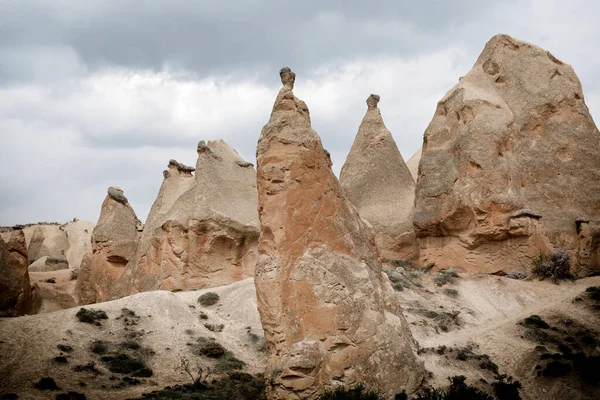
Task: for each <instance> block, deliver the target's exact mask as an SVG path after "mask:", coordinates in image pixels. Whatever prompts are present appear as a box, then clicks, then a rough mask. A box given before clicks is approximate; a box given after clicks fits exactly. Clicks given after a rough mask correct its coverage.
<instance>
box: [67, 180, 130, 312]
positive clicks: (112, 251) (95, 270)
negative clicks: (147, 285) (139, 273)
mask: <svg viewBox="0 0 600 400" xmlns="http://www.w3.org/2000/svg"><path fill="white" fill-rule="evenodd" d="M139 225H140V221H139V220H138V218H137V216H136V215H135V212H134V211H133V208H131V205H130V204H129V202H128V201H127V198H126V197H125V195H124V194H123V191H122V190H121V189H119V188H116V187H110V188H109V189H108V195H107V196H106V198H105V199H104V202H103V203H102V210H101V212H100V217H99V219H98V223H97V224H96V227H95V228H94V230H93V232H92V257H91V265H90V266H89V273H80V275H79V276H78V277H77V279H78V280H81V283H79V282H78V284H77V285H76V287H77V286H80V287H81V286H83V287H88V288H91V289H89V290H91V291H93V293H95V296H87V297H86V301H89V300H92V299H93V300H94V301H90V302H101V301H106V300H110V299H112V298H115V297H119V296H123V295H124V294H121V293H118V292H117V293H115V292H116V290H115V282H116V281H117V279H118V278H119V277H120V276H121V275H122V274H123V271H124V270H125V266H126V265H127V263H128V262H129V261H131V260H133V258H134V257H135V255H136V251H137V248H138V242H139V238H138V226H139ZM80 272H81V271H80ZM93 297H95V298H93ZM80 301H81V299H80Z"/></svg>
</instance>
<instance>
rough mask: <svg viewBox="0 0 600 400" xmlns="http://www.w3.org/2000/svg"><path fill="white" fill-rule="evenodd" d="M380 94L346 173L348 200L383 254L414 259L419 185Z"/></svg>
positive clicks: (369, 111)
mask: <svg viewBox="0 0 600 400" xmlns="http://www.w3.org/2000/svg"><path fill="white" fill-rule="evenodd" d="M379 100H380V99H379V96H378V95H375V94H372V95H370V96H369V98H368V99H367V106H368V109H367V113H366V115H365V117H364V118H363V120H362V123H361V124H360V127H359V129H358V133H357V134H356V138H355V139H354V143H353V144H352V148H351V149H350V153H349V154H348V157H347V158H346V162H345V163H344V166H343V167H342V170H341V173H340V185H341V187H342V189H344V193H345V194H346V196H347V197H348V200H350V202H351V203H352V204H353V205H354V206H356V208H357V209H358V212H359V214H360V216H361V217H362V218H364V219H365V220H367V221H368V222H369V223H370V224H371V225H372V226H373V230H374V231H375V243H376V244H377V249H378V250H379V254H380V255H381V256H382V257H383V258H384V259H386V260H413V259H417V258H418V257H419V247H418V245H417V240H416V237H415V231H414V229H413V226H412V221H413V213H414V199H415V182H414V181H413V178H412V176H411V174H410V171H409V170H408V168H407V166H406V164H405V163H404V159H403V158H402V155H401V154H400V151H399V150H398V147H397V146H396V142H395V141H394V138H393V137H392V134H391V133H390V131H389V130H388V129H387V128H386V126H385V124H384V122H383V119H382V117H381V112H380V111H379V108H377V103H379Z"/></svg>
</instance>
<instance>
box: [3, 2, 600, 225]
mask: <svg viewBox="0 0 600 400" xmlns="http://www.w3.org/2000/svg"><path fill="white" fill-rule="evenodd" d="M596 3H597V2H596V1H592V0H590V1H577V0H571V1H564V0H563V1H553V0H528V1H526V0H523V1H520V0H507V1H493V2H492V1H480V0H473V1H472V0H464V1H451V0H440V1H436V0H422V1H399V0H379V1H377V2H369V1H365V0H360V1H353V0H352V1H349V0H330V1H328V0H304V1H283V0H236V1H227V0H220V1H215V0H210V1H208V0H199V1H183V0H164V1H159V0H153V1H141V0H137V1H121V0H119V1H117V0H85V1H81V0H62V1H58V0H47V1H25V0H0V163H1V166H2V168H1V169H0V225H12V224H17V223H29V222H37V221H60V222H64V221H67V220H70V219H72V218H73V217H77V218H80V219H85V220H90V221H93V222H96V221H97V218H98V215H99V212H100V206H101V204H102V201H103V199H104V197H105V195H106V189H107V188H108V187H109V186H119V187H121V188H123V189H124V191H125V195H126V196H127V197H128V198H129V201H130V203H131V204H132V206H133V208H134V210H135V211H136V213H137V215H138V217H139V218H140V219H142V220H145V218H146V216H147V213H148V211H149V209H150V206H151V205H152V202H153V201H154V199H155V197H156V194H157V192H158V189H159V188H160V185H161V183H162V179H163V177H162V171H163V170H164V169H165V167H166V166H167V163H168V160H169V159H171V158H175V159H177V160H178V161H180V162H183V163H185V164H188V165H195V162H196V156H197V154H196V144H197V142H198V141H199V140H210V139H216V138H222V139H224V140H226V141H227V142H228V143H229V144H230V145H231V146H233V147H234V148H235V149H237V150H238V152H239V153H240V154H241V155H242V157H244V158H245V159H246V160H248V161H250V162H255V159H254V158H255V150H256V143H257V140H258V137H259V135H260V130H261V128H262V126H263V125H264V124H265V123H266V122H267V121H268V118H269V113H270V111H271V107H272V104H273V101H274V99H275V96H276V94H277V91H278V90H279V88H280V86H281V83H280V81H279V75H278V71H279V69H280V68H281V67H283V66H286V65H288V66H290V67H291V68H292V70H294V71H295V72H296V75H297V78H296V88H295V94H296V95H297V96H298V97H300V98H301V99H303V100H304V101H305V102H306V103H307V105H308V107H309V109H310V112H311V117H312V123H313V128H314V129H315V130H316V131H317V132H318V133H319V134H320V136H321V138H322V140H323V144H324V146H325V148H326V149H328V150H329V151H330V152H331V154H332V158H333V162H334V170H335V172H336V173H338V171H339V169H340V168H341V166H342V164H343V163H344V159H345V157H346V154H347V153H348V151H349V150H350V147H351V145H352V141H353V139H354V136H355V135H356V131H357V129H358V126H359V124H360V121H361V119H362V118H363V116H364V113H365V111H366V105H365V100H366V99H367V97H368V95H369V94H370V93H376V94H379V95H380V96H381V102H380V103H379V107H380V109H381V111H382V114H383V117H384V120H385V122H386V125H387V127H388V129H389V130H390V131H391V132H392V134H393V135H394V138H395V139H396V142H397V143H398V147H399V148H400V151H401V153H402V155H403V157H404V159H405V160H408V159H409V158H410V156H411V155H412V154H413V153H414V152H415V151H417V150H418V149H419V147H420V146H421V143H422V138H423V131H424V130H425V128H426V127H427V125H428V123H429V122H430V120H431V118H432V116H433V113H434V111H435V108H436V103H437V101H438V100H439V99H440V98H441V97H442V96H443V95H444V93H445V92H446V91H447V90H449V89H450V88H451V87H452V86H453V85H454V84H455V83H456V82H457V81H458V78H459V77H460V76H462V75H465V74H466V73H467V72H468V71H469V69H470V68H471V67H472V65H473V64H474V63H475V60H476V59H477V56H478V55H479V53H480V52H481V50H482V49H483V47H484V45H485V43H486V42H487V41H488V40H489V39H490V38H491V37H492V36H493V35H495V34H497V33H506V34H509V35H511V36H513V37H515V38H517V39H521V40H525V41H528V42H531V43H534V44H537V45H539V46H541V47H543V48H545V49H547V50H550V51H551V52H552V53H553V54H554V55H555V56H556V57H558V58H559V59H561V60H563V61H564V62H567V63H569V64H571V65H572V66H573V68H574V69H575V72H576V73H577V74H578V76H579V78H580V80H581V82H582V84H583V90H584V95H585V100H586V103H587V105H588V107H589V108H590V111H591V113H592V116H594V117H596V119H598V118H600V76H599V74H600V72H599V71H600V40H599V38H600V28H599V23H598V16H599V15H600V5H596Z"/></svg>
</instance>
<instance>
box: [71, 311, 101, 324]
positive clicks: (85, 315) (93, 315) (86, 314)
mask: <svg viewBox="0 0 600 400" xmlns="http://www.w3.org/2000/svg"><path fill="white" fill-rule="evenodd" d="M75 316H76V317H77V319H78V320H79V322H85V323H88V324H95V325H100V322H99V320H101V319H108V315H106V313H105V312H104V311H102V310H88V309H87V308H81V309H80V310H79V311H77V314H75Z"/></svg>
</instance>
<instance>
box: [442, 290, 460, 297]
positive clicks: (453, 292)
mask: <svg viewBox="0 0 600 400" xmlns="http://www.w3.org/2000/svg"><path fill="white" fill-rule="evenodd" d="M444 294H445V295H446V296H450V297H457V296H458V290H456V289H444Z"/></svg>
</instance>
